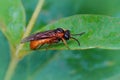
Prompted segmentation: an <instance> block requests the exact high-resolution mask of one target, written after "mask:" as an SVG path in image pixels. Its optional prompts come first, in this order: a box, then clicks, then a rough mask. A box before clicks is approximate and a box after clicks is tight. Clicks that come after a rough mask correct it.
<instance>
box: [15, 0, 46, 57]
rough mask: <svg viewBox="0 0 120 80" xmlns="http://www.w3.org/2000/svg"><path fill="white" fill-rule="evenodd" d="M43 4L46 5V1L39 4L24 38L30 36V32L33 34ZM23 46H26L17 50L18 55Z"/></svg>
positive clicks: (21, 45) (40, 1)
mask: <svg viewBox="0 0 120 80" xmlns="http://www.w3.org/2000/svg"><path fill="white" fill-rule="evenodd" d="M43 3H44V0H39V2H38V4H37V7H36V9H35V11H34V13H33V15H32V17H31V19H30V21H29V23H28V26H27V28H26V31H25V33H24V35H23V38H25V37H27V36H28V35H29V34H30V32H31V30H32V28H33V27H34V24H35V22H36V20H37V17H38V15H39V13H40V10H41V8H42V6H43ZM23 45H24V44H20V45H19V47H18V49H17V50H16V55H18V54H19V51H20V50H21V49H22V47H23Z"/></svg>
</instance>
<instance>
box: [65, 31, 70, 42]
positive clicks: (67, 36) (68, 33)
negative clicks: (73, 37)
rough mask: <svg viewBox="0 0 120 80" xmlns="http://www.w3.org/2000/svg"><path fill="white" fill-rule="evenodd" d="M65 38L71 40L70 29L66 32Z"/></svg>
mask: <svg viewBox="0 0 120 80" xmlns="http://www.w3.org/2000/svg"><path fill="white" fill-rule="evenodd" d="M64 39H65V40H69V39H70V31H69V30H66V31H65V33H64Z"/></svg>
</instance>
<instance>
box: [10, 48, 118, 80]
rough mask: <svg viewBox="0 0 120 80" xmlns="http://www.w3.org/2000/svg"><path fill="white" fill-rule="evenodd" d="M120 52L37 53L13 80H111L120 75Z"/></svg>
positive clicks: (26, 60)
mask: <svg viewBox="0 0 120 80" xmlns="http://www.w3.org/2000/svg"><path fill="white" fill-rule="evenodd" d="M119 52H120V50H103V49H90V50H81V51H79V50H77V51H37V52H34V53H32V54H30V55H28V56H26V57H25V58H24V59H23V60H21V61H20V63H19V64H18V65H17V68H16V70H15V73H14V75H13V78H12V80H16V79H17V80H21V79H22V80H30V79H31V80H103V79H106V80H107V79H108V80H109V78H111V77H112V76H113V77H114V76H117V75H119V74H120V69H119V67H120V58H119V57H120V54H119ZM18 77H21V78H18ZM88 77H89V78H88ZM115 79H116V78H115ZM113 80H114V79H113Z"/></svg>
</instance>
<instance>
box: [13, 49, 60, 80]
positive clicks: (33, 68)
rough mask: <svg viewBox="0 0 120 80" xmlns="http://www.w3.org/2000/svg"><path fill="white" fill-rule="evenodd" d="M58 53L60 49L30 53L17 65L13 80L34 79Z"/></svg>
mask: <svg viewBox="0 0 120 80" xmlns="http://www.w3.org/2000/svg"><path fill="white" fill-rule="evenodd" d="M58 53H59V52H58V51H36V52H33V53H32V54H29V55H28V56H26V57H25V58H24V59H22V60H21V61H20V62H19V64H18V65H17V68H16V70H15V73H14V75H13V78H12V80H16V79H17V80H34V79H32V78H33V77H34V76H35V75H36V74H38V73H39V71H40V70H42V69H44V67H45V66H47V65H48V64H49V63H50V62H51V61H52V60H53V59H54V58H55V57H56V55H57V54H58ZM18 77H21V78H18Z"/></svg>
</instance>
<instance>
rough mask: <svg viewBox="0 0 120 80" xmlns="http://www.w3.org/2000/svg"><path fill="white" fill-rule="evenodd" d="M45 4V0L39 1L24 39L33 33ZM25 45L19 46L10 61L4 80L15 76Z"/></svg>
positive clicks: (9, 79)
mask: <svg viewBox="0 0 120 80" xmlns="http://www.w3.org/2000/svg"><path fill="white" fill-rule="evenodd" d="M43 3H44V0H39V2H38V4H37V7H36V9H35V11H34V13H33V15H32V17H31V20H30V21H29V23H28V26H27V28H26V32H25V33H24V35H23V38H24V37H26V36H28V35H29V33H30V32H31V30H32V28H33V26H34V24H35V22H36V20H37V17H38V15H39V13H40V11H41V8H42V6H43ZM23 46H24V44H19V45H18V48H17V49H16V51H15V55H14V56H12V57H11V58H12V59H11V61H10V64H9V67H8V70H7V71H6V75H5V79H4V80H11V78H12V76H13V74H14V71H15V69H16V66H17V64H18V62H19V61H20V59H19V54H20V50H21V49H22V48H23Z"/></svg>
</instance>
